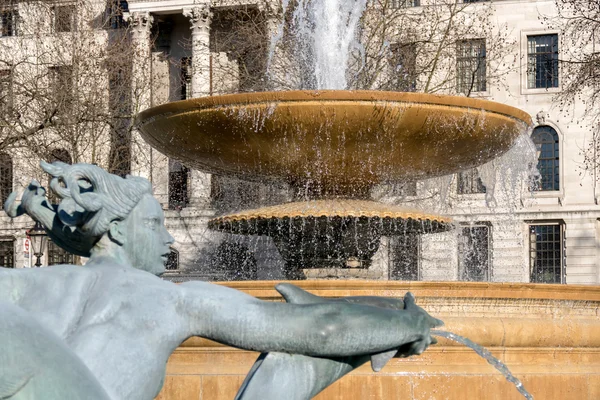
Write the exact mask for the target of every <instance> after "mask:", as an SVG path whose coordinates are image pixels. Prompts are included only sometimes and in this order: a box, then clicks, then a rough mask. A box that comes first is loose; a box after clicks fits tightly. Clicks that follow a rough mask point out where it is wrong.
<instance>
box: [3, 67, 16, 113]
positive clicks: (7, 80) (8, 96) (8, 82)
mask: <svg viewBox="0 0 600 400" xmlns="http://www.w3.org/2000/svg"><path fill="white" fill-rule="evenodd" d="M12 78H13V76H12V69H10V68H5V69H0V109H1V110H2V111H3V112H9V111H10V109H11V108H12V106H13V81H12Z"/></svg>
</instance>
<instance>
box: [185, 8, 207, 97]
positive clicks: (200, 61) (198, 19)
mask: <svg viewBox="0 0 600 400" xmlns="http://www.w3.org/2000/svg"><path fill="white" fill-rule="evenodd" d="M183 15H184V16H186V17H188V18H189V19H190V24H191V26H190V28H191V30H192V97H202V96H209V95H210V94H211V87H210V47H209V46H210V22H211V20H212V12H211V10H210V5H209V4H202V5H198V6H197V7H193V8H188V9H184V10H183Z"/></svg>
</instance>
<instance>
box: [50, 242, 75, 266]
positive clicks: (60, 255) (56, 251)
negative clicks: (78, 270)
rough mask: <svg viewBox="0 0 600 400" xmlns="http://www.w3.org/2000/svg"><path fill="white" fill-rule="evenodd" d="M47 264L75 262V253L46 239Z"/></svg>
mask: <svg viewBox="0 0 600 400" xmlns="http://www.w3.org/2000/svg"><path fill="white" fill-rule="evenodd" d="M47 243H48V265H59V264H61V265H62V264H75V255H74V254H71V253H69V252H68V251H66V250H65V249H63V248H62V247H59V246H57V245H56V244H54V242H52V241H51V240H48V242H47Z"/></svg>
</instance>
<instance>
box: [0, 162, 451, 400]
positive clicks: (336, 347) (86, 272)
mask: <svg viewBox="0 0 600 400" xmlns="http://www.w3.org/2000/svg"><path fill="white" fill-rule="evenodd" d="M41 167H42V169H43V170H44V171H46V172H47V173H48V174H50V175H51V176H52V180H51V182H50V190H52V191H53V192H54V193H55V194H56V196H57V197H58V198H59V199H60V202H59V204H58V205H50V203H49V202H48V201H47V199H46V190H45V189H44V188H42V187H41V186H40V184H39V183H38V182H36V181H32V182H31V184H30V185H29V186H28V187H27V188H26V189H25V191H24V193H23V194H22V196H21V201H20V202H18V201H17V195H16V193H12V194H11V195H10V196H9V198H8V200H7V201H6V203H5V206H4V208H5V211H6V212H7V213H8V215H9V216H10V217H13V218H14V217H17V216H20V215H23V214H27V215H29V216H30V217H31V218H33V219H34V220H36V221H39V222H40V223H41V224H42V225H43V226H44V227H45V229H46V231H47V233H48V235H49V236H50V237H51V238H52V240H53V241H54V242H55V243H56V244H58V245H59V246H61V247H63V248H64V249H66V250H67V251H69V252H71V253H74V254H76V255H80V256H84V257H88V258H89V260H88V261H87V263H86V264H85V266H83V267H82V266H74V265H55V266H51V267H47V268H23V269H0V337H2V341H0V399H14V400H18V399H45V400H58V399H60V400H65V399H82V398H85V399H100V400H105V399H106V400H109V399H110V400H151V399H153V398H154V397H156V396H157V395H158V393H159V391H160V390H161V388H162V385H163V382H164V377H165V370H166V364H167V359H168V358H169V356H170V355H171V353H173V351H174V350H175V349H176V348H177V347H178V346H179V345H180V344H181V343H182V342H183V341H185V340H186V339H188V338H189V337H191V336H201V337H204V338H208V339H211V340H214V341H217V342H220V343H223V344H226V345H229V346H234V347H238V348H241V349H247V350H254V351H259V352H261V353H262V354H261V355H260V357H259V358H258V360H257V361H256V363H255V364H254V366H253V367H252V369H251V370H250V372H249V374H248V376H247V377H246V380H245V381H244V383H243V384H242V387H241V388H240V391H239V392H238V394H237V396H236V399H240V400H247V399H259V398H260V399H263V400H275V399H282V398H286V399H292V400H306V399H310V398H312V397H314V396H315V395H316V394H317V393H319V392H320V391H321V390H323V389H324V388H325V387H327V386H328V385H330V384H331V383H333V382H334V381H335V380H337V379H339V378H340V377H342V376H343V375H344V374H346V373H348V372H350V371H351V370H352V369H354V368H356V367H358V366H360V365H361V364H363V363H365V362H368V361H371V364H372V367H373V368H374V369H375V370H379V369H380V368H382V367H383V366H384V365H385V363H386V362H387V361H388V360H389V359H390V358H391V357H393V356H410V355H414V354H421V353H422V352H423V351H425V349H426V348H427V347H428V346H429V345H430V344H432V343H435V339H433V338H432V337H431V335H430V330H431V328H433V327H436V326H439V325H441V324H442V322H441V321H440V320H437V319H435V318H433V317H431V316H429V315H428V314H427V313H426V312H425V311H424V310H423V309H421V308H420V307H418V306H417V305H416V304H415V299H414V297H413V296H412V295H411V294H410V293H407V294H406V296H405V297H404V299H391V298H378V297H349V298H341V299H324V298H321V297H318V296H314V295H312V294H310V293H307V292H305V291H303V290H302V289H300V288H298V287H296V286H293V285H291V284H287V283H281V284H279V285H278V286H277V287H276V289H277V290H278V291H279V292H280V293H281V294H282V295H283V296H284V298H285V299H286V301H287V303H279V302H266V301H261V300H258V299H256V298H254V297H252V296H249V295H247V294H245V293H242V292H239V291H236V290H234V289H230V288H227V287H224V286H220V285H215V284H211V283H207V282H201V281H192V282H186V283H183V284H180V285H176V284H174V283H172V282H168V281H165V280H162V279H161V278H160V277H159V275H161V274H162V273H163V272H164V269H165V267H164V265H165V262H166V259H167V256H168V254H169V251H170V245H171V244H172V243H173V237H172V236H171V235H170V234H169V233H168V232H167V230H166V229H165V226H164V215H163V210H162V208H161V206H160V204H159V203H158V201H157V200H156V199H155V198H154V197H153V196H152V187H151V184H150V182H148V181H147V180H146V179H143V178H140V177H132V176H128V177H126V178H121V177H119V176H116V175H112V174H109V173H107V172H106V171H104V170H103V169H101V168H100V167H98V166H95V165H89V164H75V165H67V164H64V163H60V162H55V163H52V164H48V163H45V162H42V163H41Z"/></svg>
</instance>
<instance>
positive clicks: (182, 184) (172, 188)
mask: <svg viewBox="0 0 600 400" xmlns="http://www.w3.org/2000/svg"><path fill="white" fill-rule="evenodd" d="M188 177H189V169H188V168H186V167H185V166H184V165H182V164H181V163H180V162H178V161H175V160H173V159H169V210H181V209H182V208H185V207H187V206H188V204H189V196H188Z"/></svg>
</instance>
